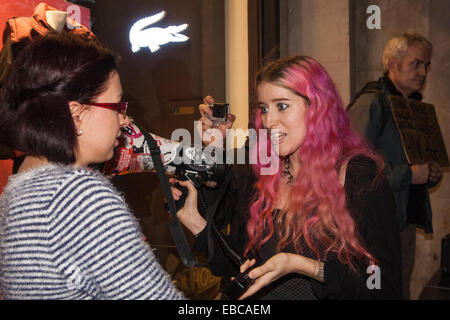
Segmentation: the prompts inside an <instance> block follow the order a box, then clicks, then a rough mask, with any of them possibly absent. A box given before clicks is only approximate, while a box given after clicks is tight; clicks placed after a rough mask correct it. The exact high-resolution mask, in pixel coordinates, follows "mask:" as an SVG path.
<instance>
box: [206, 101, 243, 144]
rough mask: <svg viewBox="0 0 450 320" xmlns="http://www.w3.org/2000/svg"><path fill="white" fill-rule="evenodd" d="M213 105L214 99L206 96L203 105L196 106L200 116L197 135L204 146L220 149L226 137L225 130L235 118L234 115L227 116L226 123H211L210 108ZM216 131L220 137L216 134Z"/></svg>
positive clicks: (231, 124) (229, 127)
mask: <svg viewBox="0 0 450 320" xmlns="http://www.w3.org/2000/svg"><path fill="white" fill-rule="evenodd" d="M213 103H214V98H213V97H211V96H206V97H205V98H203V104H200V105H199V106H198V109H199V111H200V114H201V116H202V117H201V118H200V123H201V128H199V130H198V131H199V133H200V134H201V137H202V142H203V143H204V144H205V145H212V146H216V147H222V146H223V143H224V138H225V136H226V131H227V129H231V127H232V126H233V123H234V121H235V120H236V116H235V115H234V114H231V113H230V114H228V116H227V119H228V121H226V122H216V123H215V122H213V121H212V120H211V117H212V110H211V108H210V106H211V105H212V104H213ZM215 130H218V131H219V132H220V135H219V134H217V131H216V132H215Z"/></svg>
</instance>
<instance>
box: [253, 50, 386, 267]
mask: <svg viewBox="0 0 450 320" xmlns="http://www.w3.org/2000/svg"><path fill="white" fill-rule="evenodd" d="M261 82H271V83H275V84H277V85H280V86H282V87H285V88H288V89H290V90H292V91H293V92H294V93H296V94H297V95H300V96H302V97H304V98H305V99H306V100H307V102H308V104H309V106H308V110H307V112H306V115H305V125H306V131H307V133H306V137H305V141H304V142H303V144H302V145H301V147H300V149H299V151H298V156H299V159H300V160H299V161H300V166H299V167H300V169H299V172H298V174H297V177H295V181H294V183H293V186H292V191H291V194H290V197H289V204H288V209H286V210H281V211H280V213H279V214H278V216H277V218H276V221H274V220H273V212H274V210H275V209H276V208H275V204H276V199H277V189H278V185H279V183H280V177H281V168H280V169H279V170H278V172H277V173H276V174H274V175H260V174H259V172H260V170H261V167H262V166H261V164H260V163H259V162H257V164H255V165H253V169H254V170H255V172H257V176H258V179H257V183H256V187H257V192H256V195H255V197H254V199H253V202H252V205H251V207H250V219H249V223H248V226H247V231H248V236H249V243H248V246H247V249H246V252H248V251H250V250H258V249H259V248H261V246H262V244H264V243H265V242H267V241H268V240H269V238H270V237H271V236H272V235H273V233H274V230H275V229H276V231H277V232H278V235H279V243H278V247H277V250H278V251H281V250H282V248H284V247H286V246H288V245H293V247H294V249H295V251H296V252H297V253H299V254H301V253H302V244H301V243H302V241H301V240H304V242H305V243H306V245H307V246H308V248H309V249H310V250H311V251H312V252H313V253H314V254H315V255H316V257H317V259H319V260H325V259H326V257H327V255H328V253H330V252H331V253H334V254H336V256H337V257H338V259H339V261H340V262H341V263H344V264H347V265H348V266H349V267H350V268H351V269H352V270H355V266H354V263H353V262H354V259H355V258H356V259H358V260H361V259H364V260H367V261H368V262H374V261H375V259H374V257H373V256H372V255H371V254H370V253H369V252H368V251H367V250H366V249H365V248H364V246H363V242H362V241H361V239H360V237H359V235H358V232H357V230H356V225H355V221H354V219H353V218H352V216H351V214H350V212H349V211H348V209H347V204H346V196H345V190H344V187H343V186H342V184H341V183H340V181H339V176H338V175H339V172H338V171H339V168H340V167H341V165H342V164H343V162H344V161H345V160H346V159H350V158H351V157H353V156H356V155H360V154H362V155H365V156H367V157H369V158H371V159H373V160H375V162H376V163H377V166H378V170H381V169H380V168H382V167H383V161H382V159H381V157H379V156H378V155H376V154H374V153H373V152H372V151H371V149H370V148H369V147H368V146H367V144H366V143H365V142H364V140H363V139H362V138H361V137H360V136H358V135H357V134H355V133H354V132H353V131H352V130H351V129H350V122H349V119H348V117H347V114H346V112H345V110H344V108H343V105H342V101H341V99H340V97H339V94H338V92H337V90H336V87H335V85H334V83H333V82H332V80H331V79H330V77H329V75H328V74H327V72H326V71H325V69H324V68H323V67H322V66H321V65H320V64H319V63H318V62H317V61H315V60H313V59H312V58H310V57H305V56H295V57H289V58H286V59H282V60H277V61H275V62H272V63H270V64H268V65H267V66H266V67H264V68H263V69H262V70H261V71H260V73H259V74H258V76H257V82H256V84H257V85H258V84H260V83H261ZM254 125H255V129H257V130H259V129H262V128H263V126H262V121H261V112H260V111H257V112H256V114H255V118H254ZM259 144H260V142H259V141H258V148H259V147H268V148H270V146H259ZM278 161H280V160H279V159H278ZM279 167H281V166H279Z"/></svg>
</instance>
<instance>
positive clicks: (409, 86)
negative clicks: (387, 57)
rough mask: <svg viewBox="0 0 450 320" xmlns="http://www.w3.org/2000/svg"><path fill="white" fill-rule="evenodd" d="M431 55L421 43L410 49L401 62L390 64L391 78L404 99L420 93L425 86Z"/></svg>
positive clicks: (393, 61)
mask: <svg viewBox="0 0 450 320" xmlns="http://www.w3.org/2000/svg"><path fill="white" fill-rule="evenodd" d="M430 60H431V53H430V50H429V49H427V48H426V47H425V46H424V45H422V44H420V43H416V44H412V45H410V46H409V47H408V49H407V51H406V55H405V57H404V58H403V59H401V60H400V61H395V59H392V61H391V62H390V63H389V78H390V79H391V80H392V82H393V83H394V84H395V87H396V88H397V89H398V90H399V91H400V92H401V93H402V95H403V96H404V97H408V96H409V95H410V94H412V93H413V92H415V91H420V90H422V88H423V85H424V84H425V80H426V78H427V73H428V69H429V66H430Z"/></svg>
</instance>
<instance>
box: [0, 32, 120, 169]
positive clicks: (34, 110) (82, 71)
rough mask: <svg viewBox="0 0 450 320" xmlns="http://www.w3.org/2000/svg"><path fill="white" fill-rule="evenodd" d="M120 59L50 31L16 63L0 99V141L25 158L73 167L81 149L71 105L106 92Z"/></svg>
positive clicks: (85, 40)
mask: <svg viewBox="0 0 450 320" xmlns="http://www.w3.org/2000/svg"><path fill="white" fill-rule="evenodd" d="M114 70H117V58H116V56H115V55H114V54H113V53H111V52H110V51H108V50H107V49H105V48H103V47H102V46H101V45H100V44H99V43H98V42H97V41H96V40H93V39H88V38H86V37H84V36H80V35H73V34H71V33H67V32H66V33H61V34H59V33H49V34H47V35H46V36H44V37H41V38H39V39H36V40H33V41H32V42H31V43H30V44H29V45H27V46H26V47H25V48H24V49H23V50H21V52H20V53H19V54H18V56H17V57H16V59H15V60H14V61H13V64H12V65H11V68H10V70H9V73H8V75H7V78H6V80H5V83H4V86H3V87H2V89H1V90H2V91H1V95H0V142H1V143H4V144H5V145H7V146H9V147H10V148H12V149H14V150H19V151H22V152H24V153H25V154H26V155H33V156H42V157H45V158H47V159H48V160H49V161H51V162H55V163H60V164H73V163H74V162H75V160H76V159H75V150H76V147H77V138H76V129H75V124H74V121H73V118H72V115H71V112H70V108H69V101H78V102H79V103H81V104H83V103H87V102H89V101H92V100H94V99H95V98H96V97H97V96H99V95H100V94H101V93H102V92H103V91H104V90H105V89H106V88H105V85H106V82H107V81H108V79H109V78H110V75H111V72H112V71H114Z"/></svg>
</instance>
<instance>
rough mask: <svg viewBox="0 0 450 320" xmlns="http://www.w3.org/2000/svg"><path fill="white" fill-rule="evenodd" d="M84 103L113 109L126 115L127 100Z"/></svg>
mask: <svg viewBox="0 0 450 320" xmlns="http://www.w3.org/2000/svg"><path fill="white" fill-rule="evenodd" d="M85 104H86V105H89V106H94V107H100V108H105V109H110V110H115V111H117V112H118V113H120V114H122V115H123V116H126V115H127V109H128V101H125V102H115V103H112V102H111V103H109V102H87V103H85Z"/></svg>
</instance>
